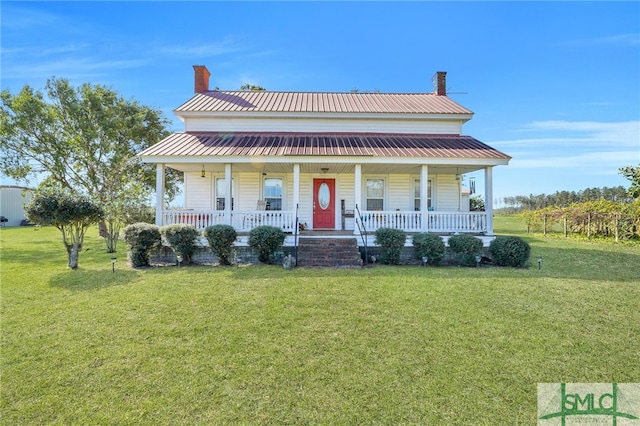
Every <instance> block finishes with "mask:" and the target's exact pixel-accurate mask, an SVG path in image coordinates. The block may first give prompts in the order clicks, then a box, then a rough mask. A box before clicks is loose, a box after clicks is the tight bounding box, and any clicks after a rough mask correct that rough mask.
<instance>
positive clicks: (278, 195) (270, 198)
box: [264, 178, 282, 210]
mask: <svg viewBox="0 0 640 426" xmlns="http://www.w3.org/2000/svg"><path fill="white" fill-rule="evenodd" d="M264 200H265V201H266V202H267V210H282V178H265V180H264Z"/></svg>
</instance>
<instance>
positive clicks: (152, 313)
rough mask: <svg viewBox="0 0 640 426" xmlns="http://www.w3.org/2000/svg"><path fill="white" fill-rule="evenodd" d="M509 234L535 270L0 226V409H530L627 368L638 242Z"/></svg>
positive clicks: (338, 420) (626, 376)
mask: <svg viewBox="0 0 640 426" xmlns="http://www.w3.org/2000/svg"><path fill="white" fill-rule="evenodd" d="M522 228H524V225H523V224H519V223H517V222H514V221H513V218H497V219H496V230H497V231H498V232H499V233H502V234H510V235H520V236H523V237H524V238H526V239H527V240H528V241H529V242H530V244H531V246H532V259H534V260H535V258H536V257H537V256H542V258H543V262H542V270H537V265H535V261H534V266H532V267H531V268H529V269H510V268H493V267H481V268H478V269H476V268H452V267H438V268H434V267H428V268H422V267H408V266H398V267H391V266H376V267H373V268H365V269H360V270H326V269H323V270H314V269H304V268H297V269H294V270H292V271H287V270H284V269H283V268H282V267H278V266H241V267H211V266H190V267H181V268H177V267H159V268H152V269H141V270H134V269H131V268H129V267H128V266H126V260H125V258H126V250H125V246H124V243H122V242H121V243H120V245H119V252H118V254H117V257H118V260H117V262H116V264H115V273H112V272H111V262H110V260H109V258H110V257H111V255H110V254H107V253H106V252H105V245H104V242H103V241H102V240H101V239H99V238H98V237H97V231H95V232H91V233H89V235H88V236H87V240H86V241H85V250H86V249H88V250H86V251H83V252H82V254H81V256H80V261H79V269H78V270H76V271H72V270H69V269H67V267H66V253H65V251H64V247H63V246H62V243H61V241H60V236H59V233H58V231H57V230H55V229H52V228H42V229H40V230H37V229H35V228H13V229H2V230H1V231H0V243H1V244H2V246H1V247H2V248H1V250H2V251H1V255H2V258H1V268H0V273H1V280H2V282H1V283H2V294H1V296H2V299H1V315H2V317H1V327H2V329H1V331H2V353H1V372H2V388H1V392H2V393H1V399H0V409H1V413H0V414H1V418H2V420H1V422H2V424H20V425H30V424H33V425H36V424H37V425H41V424H132V425H134V424H135V425H139V424H150V425H161V424H162V425H168V424H331V425H334V424H474V425H482V424H487V425H497V424H509V425H513V424H534V423H535V422H536V409H537V408H536V403H537V395H536V389H537V384H538V383H543V382H598V383H610V382H637V381H638V380H639V377H640V363H639V362H638V359H639V357H640V340H639V339H638V336H640V314H639V311H638V301H639V300H640V287H639V284H638V282H639V281H640V246H638V245H624V244H613V243H609V242H585V241H577V240H571V239H569V240H565V239H561V238H547V239H545V238H543V237H542V236H535V235H534V236H527V235H524V234H523V233H522Z"/></svg>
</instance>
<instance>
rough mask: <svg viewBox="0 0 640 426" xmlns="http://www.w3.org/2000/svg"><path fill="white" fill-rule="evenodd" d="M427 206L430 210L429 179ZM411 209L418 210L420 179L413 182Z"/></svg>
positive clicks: (429, 183)
mask: <svg viewBox="0 0 640 426" xmlns="http://www.w3.org/2000/svg"><path fill="white" fill-rule="evenodd" d="M427 208H428V209H429V210H431V179H429V180H428V181H427ZM413 209H414V210H415V211H417V212H418V211H420V179H416V180H415V181H414V182H413Z"/></svg>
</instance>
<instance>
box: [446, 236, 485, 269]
mask: <svg viewBox="0 0 640 426" xmlns="http://www.w3.org/2000/svg"><path fill="white" fill-rule="evenodd" d="M449 249H450V250H451V251H452V252H453V253H455V254H456V258H457V260H458V263H459V264H460V265H462V266H476V256H477V255H479V254H480V253H481V252H482V240H481V239H480V238H477V237H474V236H473V235H469V234H458V235H452V236H451V237H450V238H449Z"/></svg>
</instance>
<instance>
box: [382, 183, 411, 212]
mask: <svg viewBox="0 0 640 426" xmlns="http://www.w3.org/2000/svg"><path fill="white" fill-rule="evenodd" d="M411 182H413V180H412V179H411V176H410V175H389V178H388V179H387V188H386V190H387V200H389V202H388V204H389V205H388V206H387V207H386V208H385V210H403V211H406V210H413V207H412V196H413V185H412V184H411Z"/></svg>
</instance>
